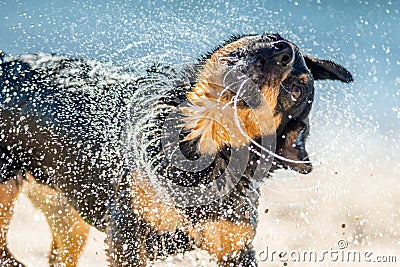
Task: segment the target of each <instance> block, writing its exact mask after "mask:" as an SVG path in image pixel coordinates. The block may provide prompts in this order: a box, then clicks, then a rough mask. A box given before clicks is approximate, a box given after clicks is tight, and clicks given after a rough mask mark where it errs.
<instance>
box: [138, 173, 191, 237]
mask: <svg viewBox="0 0 400 267" xmlns="http://www.w3.org/2000/svg"><path fill="white" fill-rule="evenodd" d="M137 175H140V174H139V173H136V174H133V175H132V176H133V177H132V179H131V181H132V182H131V196H132V206H133V209H134V212H135V213H137V214H138V215H140V216H141V217H142V218H143V219H144V220H145V221H146V222H147V223H148V224H149V225H150V227H151V228H152V229H155V230H157V231H158V232H160V233H162V232H174V231H175V230H176V229H178V228H182V227H184V226H185V225H187V218H186V217H185V215H184V214H183V213H182V212H181V211H179V210H178V209H177V208H176V207H174V206H170V205H167V204H165V202H163V200H161V199H160V198H159V197H158V196H157V193H156V191H155V190H154V187H153V186H152V185H151V184H150V182H149V181H147V180H145V179H141V180H139V179H137Z"/></svg>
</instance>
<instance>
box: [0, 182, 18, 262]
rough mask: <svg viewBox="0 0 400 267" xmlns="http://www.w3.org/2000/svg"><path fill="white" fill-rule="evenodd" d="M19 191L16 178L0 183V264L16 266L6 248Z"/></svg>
mask: <svg viewBox="0 0 400 267" xmlns="http://www.w3.org/2000/svg"><path fill="white" fill-rule="evenodd" d="M19 191H20V189H19V187H18V185H17V181H16V180H9V181H7V182H5V183H4V184H0V266H18V265H17V264H18V262H17V261H16V260H15V259H14V257H13V256H12V255H11V253H10V252H9V250H8V248H7V234H8V229H9V225H10V221H11V218H12V215H13V213H14V202H15V200H16V199H17V197H18V194H19Z"/></svg>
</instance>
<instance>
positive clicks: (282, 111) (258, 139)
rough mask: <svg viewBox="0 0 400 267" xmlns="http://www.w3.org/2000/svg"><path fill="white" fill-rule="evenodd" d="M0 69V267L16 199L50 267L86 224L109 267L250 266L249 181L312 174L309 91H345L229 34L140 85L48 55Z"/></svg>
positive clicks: (73, 248) (109, 70)
mask: <svg viewBox="0 0 400 267" xmlns="http://www.w3.org/2000/svg"><path fill="white" fill-rule="evenodd" d="M1 60H2V63H1V69H0V71H1V72H0V90H1V96H0V111H1V121H0V127H1V128H0V153H1V158H0V164H1V165H0V170H1V173H0V182H1V183H0V190H1V192H2V195H1V197H0V202H1V203H2V205H1V210H0V212H1V215H2V217H1V220H0V262H1V263H2V264H11V263H18V262H17V260H15V259H14V258H13V257H12V255H11V253H10V252H9V251H8V249H7V246H6V237H7V227H8V224H9V221H10V218H11V216H12V207H13V201H14V200H15V198H16V196H17V195H18V192H19V191H20V189H21V188H23V190H24V192H25V193H26V194H27V195H28V196H29V198H30V199H31V200H32V201H33V202H34V204H35V206H36V207H38V208H40V209H41V210H42V211H43V212H44V213H45V215H46V217H47V218H48V221H49V225H50V227H51V230H52V234H53V243H52V249H51V253H50V263H51V264H56V263H64V264H66V265H67V266H76V264H77V261H78V258H79V255H80V253H81V251H82V248H83V246H84V244H85V242H86V238H87V231H88V226H87V224H86V223H85V222H84V221H86V222H87V223H90V224H91V225H93V226H95V227H97V228H98V229H100V230H102V231H106V232H107V241H108V245H109V249H108V255H109V260H110V264H111V265H112V266H144V265H146V260H147V259H155V258H159V257H163V256H166V255H169V254H173V253H177V252H182V251H186V250H191V249H194V248H196V247H198V248H201V249H204V250H206V251H208V252H209V253H210V254H211V255H213V256H215V257H216V258H217V261H218V263H219V265H221V266H230V265H233V266H256V265H257V263H256V259H255V256H254V251H253V249H252V240H253V238H254V236H255V229H256V226H257V221H258V219H257V206H258V198H259V189H258V187H259V185H260V184H261V182H262V179H263V178H267V176H268V173H269V172H270V171H272V170H274V169H276V168H290V169H294V170H296V171H299V172H301V173H304V174H306V173H308V172H310V171H311V169H312V167H311V163H310V161H309V159H308V156H307V152H306V150H305V140H306V137H307V135H308V133H309V124H308V115H309V112H310V110H311V106H312V102H313V99H314V86H313V84H314V80H318V79H334V80H340V81H343V82H350V81H352V76H351V74H350V73H349V72H348V71H347V70H346V69H345V68H343V67H342V66H340V65H338V64H336V63H333V62H331V61H326V60H318V59H315V58H311V57H309V56H307V55H304V54H302V53H301V52H300V51H299V49H298V47H297V46H296V45H294V44H293V43H292V42H290V41H288V40H286V39H284V38H282V37H281V36H279V35H278V34H263V35H247V36H238V37H233V38H231V39H230V40H228V41H227V42H226V43H224V44H223V45H221V46H219V47H218V48H216V49H215V50H214V51H212V52H211V53H209V54H207V55H206V56H204V57H203V58H201V59H199V60H198V62H196V63H194V64H185V65H181V66H174V67H165V66H155V67H152V68H150V69H149V70H148V71H147V74H146V75H144V76H143V77H137V76H136V75H135V74H134V73H132V72H130V71H129V70H126V69H123V68H119V67H114V66H112V65H109V64H105V63H101V62H96V61H91V60H83V59H71V58H68V57H61V56H54V55H44V54H38V55H25V56H21V57H19V58H17V59H12V58H8V57H5V56H4V55H2V56H1ZM274 151H275V153H274ZM59 210H62V211H63V212H62V215H60V214H58V211H59ZM56 213H57V214H58V215H57V214H56ZM63 229H69V231H64V230H63ZM19 264H20V263H19ZM21 265H22V264H21Z"/></svg>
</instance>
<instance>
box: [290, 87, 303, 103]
mask: <svg viewBox="0 0 400 267" xmlns="http://www.w3.org/2000/svg"><path fill="white" fill-rule="evenodd" d="M302 94H303V89H302V88H301V87H299V86H296V85H294V86H293V87H292V93H291V96H292V100H293V101H297V99H299V98H300V97H301V95H302Z"/></svg>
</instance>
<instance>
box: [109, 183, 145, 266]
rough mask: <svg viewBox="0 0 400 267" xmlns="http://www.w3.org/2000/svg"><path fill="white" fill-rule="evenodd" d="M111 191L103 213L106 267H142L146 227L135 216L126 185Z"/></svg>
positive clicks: (143, 264) (143, 263)
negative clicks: (105, 215)
mask: <svg viewBox="0 0 400 267" xmlns="http://www.w3.org/2000/svg"><path fill="white" fill-rule="evenodd" d="M115 188H116V189H113V190H112V191H114V192H115V194H114V195H113V196H111V199H110V200H111V202H110V205H109V210H108V214H107V217H108V218H107V221H108V223H107V242H108V257H109V262H110V266H112V267H120V266H121V267H122V266H135V267H140V266H146V261H147V257H146V247H145V236H146V233H147V226H146V224H145V223H144V222H143V221H142V220H141V219H140V217H139V216H137V215H135V213H134V212H133V208H132V202H131V193H130V191H129V186H128V185H127V184H126V183H125V184H119V185H117V186H116V187H115Z"/></svg>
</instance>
